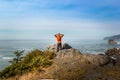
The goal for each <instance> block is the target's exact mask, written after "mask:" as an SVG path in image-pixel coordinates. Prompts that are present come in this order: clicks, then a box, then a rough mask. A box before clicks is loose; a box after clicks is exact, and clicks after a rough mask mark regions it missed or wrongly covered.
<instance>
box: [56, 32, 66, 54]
mask: <svg viewBox="0 0 120 80" xmlns="http://www.w3.org/2000/svg"><path fill="white" fill-rule="evenodd" d="M54 36H55V37H56V39H57V52H58V51H59V50H61V49H62V37H63V36H64V34H60V33H58V34H55V35H54Z"/></svg>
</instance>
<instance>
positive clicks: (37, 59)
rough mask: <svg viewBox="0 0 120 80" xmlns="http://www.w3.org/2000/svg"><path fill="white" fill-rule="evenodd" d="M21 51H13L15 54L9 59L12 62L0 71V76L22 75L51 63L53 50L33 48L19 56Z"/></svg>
mask: <svg viewBox="0 0 120 80" xmlns="http://www.w3.org/2000/svg"><path fill="white" fill-rule="evenodd" d="M23 52H24V50H23V51H18V50H17V51H15V52H14V54H15V55H16V57H15V58H13V60H11V61H9V62H10V63H12V64H11V65H10V66H8V67H6V68H5V69H4V70H2V71H1V72H0V78H8V77H12V76H16V75H22V74H24V73H26V72H30V71H35V70H41V69H42V68H44V67H47V66H50V65H51V64H52V61H50V60H51V59H53V57H54V56H55V54H54V53H53V52H49V51H41V50H38V49H36V50H33V51H31V52H29V53H28V54H27V55H26V56H25V57H24V58H23V57H21V55H22V53H23Z"/></svg>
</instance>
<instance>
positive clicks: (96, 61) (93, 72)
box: [6, 44, 120, 80]
mask: <svg viewBox="0 0 120 80" xmlns="http://www.w3.org/2000/svg"><path fill="white" fill-rule="evenodd" d="M63 45H64V46H63V49H62V50H60V51H59V52H57V53H55V54H56V56H55V57H54V58H53V59H52V60H51V61H52V63H53V64H52V65H51V66H49V67H45V68H42V69H40V70H38V71H35V72H27V73H25V74H22V75H18V76H15V77H12V78H8V79H6V80H41V79H52V80H119V79H120V76H119V74H120V68H119V66H120V61H119V57H118V59H117V61H116V65H115V66H114V65H113V64H112V62H111V58H110V57H109V56H113V55H117V56H120V49H118V48H113V49H109V50H107V51H106V52H105V54H98V55H95V54H82V53H81V52H80V51H79V50H77V49H74V48H72V47H71V46H70V45H69V44H63ZM47 51H50V52H55V51H56V45H50V46H49V47H48V48H47ZM31 58H32V57H31Z"/></svg>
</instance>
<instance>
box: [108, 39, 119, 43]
mask: <svg viewBox="0 0 120 80" xmlns="http://www.w3.org/2000/svg"><path fill="white" fill-rule="evenodd" d="M108 44H117V42H115V41H114V40H113V39H110V40H108Z"/></svg>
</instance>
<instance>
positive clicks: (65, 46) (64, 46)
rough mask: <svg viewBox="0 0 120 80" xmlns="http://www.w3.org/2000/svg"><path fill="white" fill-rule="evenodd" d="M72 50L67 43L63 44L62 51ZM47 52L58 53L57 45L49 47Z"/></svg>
mask: <svg viewBox="0 0 120 80" xmlns="http://www.w3.org/2000/svg"><path fill="white" fill-rule="evenodd" d="M71 48H72V47H71V46H70V45H69V44H67V43H64V44H62V49H71ZM47 50H48V51H50V52H56V51H57V45H56V44H53V45H50V46H48V47H47Z"/></svg>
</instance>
